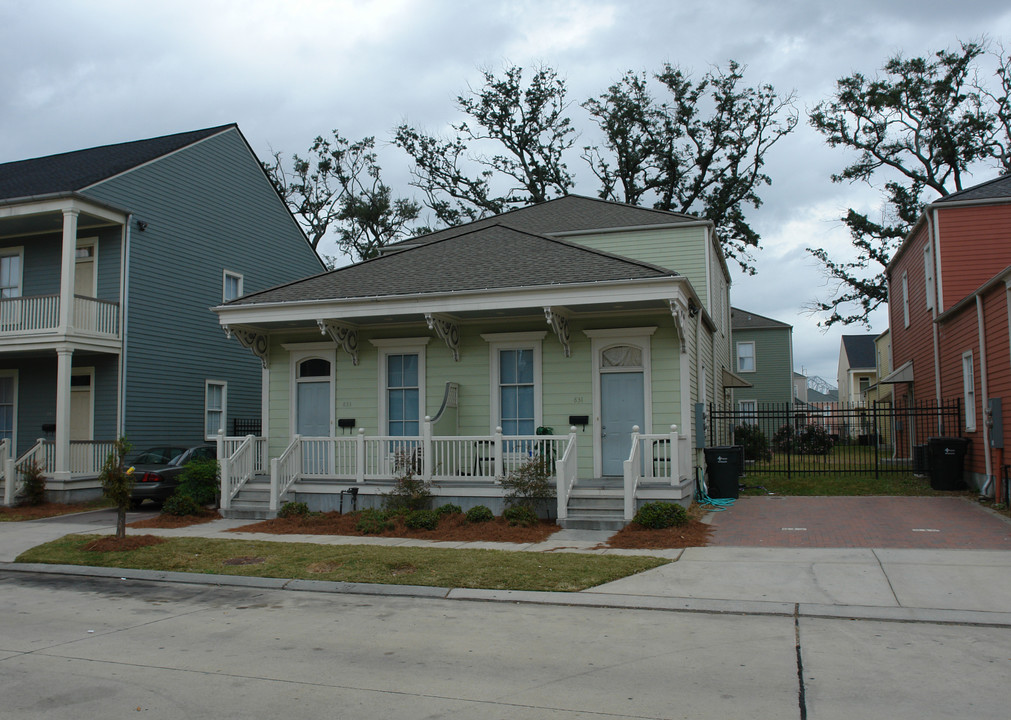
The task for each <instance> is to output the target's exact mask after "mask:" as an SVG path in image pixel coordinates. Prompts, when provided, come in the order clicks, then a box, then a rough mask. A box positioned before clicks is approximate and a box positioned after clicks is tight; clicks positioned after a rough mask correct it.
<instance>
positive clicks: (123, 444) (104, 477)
mask: <svg viewBox="0 0 1011 720" xmlns="http://www.w3.org/2000/svg"><path fill="white" fill-rule="evenodd" d="M128 452H130V443H129V442H128V441H127V439H126V438H125V437H121V438H120V439H119V440H117V441H116V442H115V443H113V445H112V452H111V453H109V457H107V458H106V459H105V464H104V465H102V474H101V475H100V476H99V478H100V479H101V481H102V493H103V494H104V495H105V497H107V498H109V499H110V500H112V502H114V503H115V504H116V510H117V513H116V539H117V540H119V539H122V538H125V537H126V511H127V508H129V507H130V493H131V492H132V491H133V484H134V481H135V479H134V477H133V473H132V472H131V471H130V469H128V468H126V467H124V466H123V458H125V457H126V454H127V453H128Z"/></svg>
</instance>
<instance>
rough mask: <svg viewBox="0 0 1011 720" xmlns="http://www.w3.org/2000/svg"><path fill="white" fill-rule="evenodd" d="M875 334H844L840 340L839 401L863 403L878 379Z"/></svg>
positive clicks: (837, 378) (837, 377)
mask: <svg viewBox="0 0 1011 720" xmlns="http://www.w3.org/2000/svg"><path fill="white" fill-rule="evenodd" d="M874 337H875V336H874V335H843V336H842V339H841V340H840V342H839V374H838V375H837V376H836V381H837V382H838V383H839V401H840V402H843V403H851V404H861V403H864V402H866V397H865V396H866V393H867V390H868V389H870V387H871V385H874V384H875V383H876V382H877V381H878V376H877V370H876V361H875V352H874Z"/></svg>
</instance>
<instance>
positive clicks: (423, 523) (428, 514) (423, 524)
mask: <svg viewBox="0 0 1011 720" xmlns="http://www.w3.org/2000/svg"><path fill="white" fill-rule="evenodd" d="M439 517H440V515H439V513H437V512H436V511H435V510H412V511H411V512H409V513H407V515H406V517H404V525H406V526H407V527H409V528H410V529H411V530H435V528H436V527H438V525H439Z"/></svg>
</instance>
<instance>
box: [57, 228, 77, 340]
mask: <svg viewBox="0 0 1011 720" xmlns="http://www.w3.org/2000/svg"><path fill="white" fill-rule="evenodd" d="M78 214H79V211H78V210H64V211H63V252H62V255H61V258H62V261H61V263H60V334H66V333H67V331H68V330H69V329H71V328H72V327H73V325H74V270H75V267H76V264H77V216H78Z"/></svg>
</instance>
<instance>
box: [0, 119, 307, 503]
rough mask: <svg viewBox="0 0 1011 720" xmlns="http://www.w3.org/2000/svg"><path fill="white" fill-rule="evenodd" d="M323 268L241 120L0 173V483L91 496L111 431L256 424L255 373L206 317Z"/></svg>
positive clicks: (139, 438)
mask: <svg viewBox="0 0 1011 720" xmlns="http://www.w3.org/2000/svg"><path fill="white" fill-rule="evenodd" d="M322 269H323V266H322V263H321V262H320V260H319V258H318V256H317V255H316V253H315V252H314V250H313V249H312V248H311V247H310V246H309V244H308V243H307V242H306V239H305V236H304V234H303V233H302V231H301V229H300V228H299V226H298V224H297V223H296V221H295V219H294V218H293V217H292V215H291V213H290V212H289V211H288V209H287V207H286V206H285V203H284V202H283V201H282V199H281V198H280V197H279V196H278V194H277V192H276V191H275V190H274V188H273V186H272V185H271V183H270V181H269V180H268V178H267V176H266V174H265V173H264V171H263V169H262V167H261V165H260V162H259V160H258V159H257V157H256V155H255V154H254V153H253V151H252V149H251V148H250V147H249V144H248V142H247V141H246V139H245V138H244V137H243V135H242V133H241V132H240V131H239V128H238V127H237V126H236V125H234V124H231V125H224V126H220V127H214V128H207V129H204V130H197V131H193V132H186V133H180V134H176V135H167V136H164V137H158V138H152V139H148V140H139V141H136V142H127V143H121V144H116V145H107V146H103V147H96V148H90V149H87V150H79V151H76V152H69V153H62V154H59V155H51V156H48V157H41V158H34V159H30V160H22V161H18V162H10V163H4V164H0V458H3V459H4V460H5V461H4V462H3V463H0V469H2V473H0V474H3V475H6V476H8V477H9V476H10V473H11V468H12V465H13V461H15V460H19V459H21V460H35V461H37V462H39V463H40V464H41V465H42V466H43V468H44V469H45V472H46V474H47V476H48V484H47V486H48V489H49V490H50V496H51V497H55V498H57V499H67V498H70V497H74V498H77V497H85V496H88V495H94V494H97V492H98V489H97V488H98V482H97V473H98V471H99V469H100V467H101V464H102V462H103V460H104V458H105V457H106V456H107V454H108V452H109V448H110V444H111V442H112V441H113V440H114V439H115V438H117V437H119V436H123V435H126V436H127V437H128V438H129V440H130V441H131V442H132V443H133V444H134V446H135V447H138V448H142V447H144V446H146V445H150V444H157V443H163V442H167V441H171V442H184V443H191V442H200V441H202V440H205V439H210V438H212V437H214V436H216V435H217V433H218V430H219V429H221V430H224V431H225V432H226V433H230V432H235V428H234V425H235V423H236V422H242V421H250V425H251V427H253V428H257V427H258V422H259V420H260V418H261V390H260V388H261V372H262V367H261V364H260V362H259V361H258V360H257V359H256V358H255V357H253V356H251V355H250V353H249V352H248V351H246V350H244V349H243V348H241V347H239V346H238V345H237V344H236V343H235V342H234V341H230V340H228V339H227V338H226V336H225V334H224V333H223V332H222V331H221V328H220V326H219V324H218V322H217V318H216V316H215V315H214V313H213V312H211V310H210V308H211V307H213V306H217V305H220V304H221V303H222V302H227V301H229V300H232V299H234V298H236V297H240V296H242V295H244V294H246V293H250V292H256V291H259V290H262V289H264V288H267V287H272V286H274V285H277V284H279V283H283V282H287V281H290V280H293V279H295V278H301V277H304V276H306V275H307V274H312V273H317V272H320V271H321V270H322ZM239 430H240V432H243V430H242V429H241V428H240V429H239ZM11 485H12V483H10V482H6V483H5V486H7V487H5V500H6V501H7V502H10V495H11V492H10V486H11Z"/></svg>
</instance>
